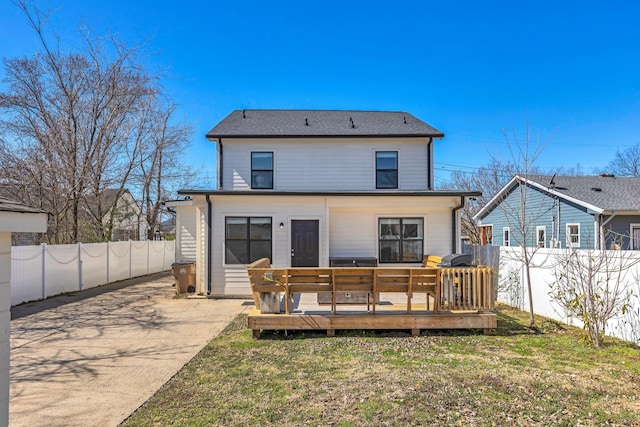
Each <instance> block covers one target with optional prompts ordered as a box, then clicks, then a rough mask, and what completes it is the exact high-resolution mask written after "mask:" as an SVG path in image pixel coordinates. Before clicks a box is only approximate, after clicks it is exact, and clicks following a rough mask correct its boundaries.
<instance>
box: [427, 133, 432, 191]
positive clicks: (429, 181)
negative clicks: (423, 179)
mask: <svg viewBox="0 0 640 427" xmlns="http://www.w3.org/2000/svg"><path fill="white" fill-rule="evenodd" d="M427 150H428V151H429V164H428V165H427V189H429V190H433V138H429V142H428V143H427Z"/></svg>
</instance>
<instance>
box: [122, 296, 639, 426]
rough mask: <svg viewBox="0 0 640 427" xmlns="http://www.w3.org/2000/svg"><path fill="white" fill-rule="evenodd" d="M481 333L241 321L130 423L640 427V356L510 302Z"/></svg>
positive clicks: (632, 349)
mask: <svg viewBox="0 0 640 427" xmlns="http://www.w3.org/2000/svg"><path fill="white" fill-rule="evenodd" d="M497 314H498V329H497V330H496V331H494V333H493V334H492V335H482V334H481V333H479V332H474V331H441V332H423V335H422V336H419V337H411V336H410V335H409V334H408V333H406V334H405V333H398V332H361V331H343V332H342V333H341V332H340V331H337V332H336V336H335V337H332V338H327V337H326V336H325V335H324V334H320V333H314V334H310V333H304V334H303V333H293V334H291V333H290V334H289V335H285V334H284V333H269V332H267V333H264V332H263V334H262V339H260V340H254V339H252V337H251V331H250V330H248V329H247V328H246V326H245V325H246V316H244V315H242V316H239V317H238V318H237V319H236V320H235V321H234V322H233V323H232V324H230V325H229V327H228V328H227V329H226V330H225V331H224V332H223V333H222V334H221V335H220V336H218V337H217V338H215V339H214V340H213V341H211V343H210V344H208V345H207V346H206V347H205V348H204V349H203V350H202V351H201V352H200V353H199V354H198V355H197V356H196V357H195V358H194V359H193V360H192V361H191V362H190V363H189V364H187V365H186V366H185V367H184V369H182V371H180V372H179V373H178V374H177V375H176V376H175V377H174V378H173V379H172V380H171V381H169V382H168V383H167V384H166V385H165V386H164V387H163V388H162V389H161V390H159V391H158V392H157V393H156V394H155V396H154V397H153V398H152V399H150V400H149V401H148V402H147V403H146V404H145V405H143V406H142V407H141V408H140V409H139V410H138V411H136V412H135V413H134V414H133V415H132V416H131V417H130V418H129V419H128V420H127V421H126V422H125V423H124V425H126V426H152V425H158V426H169V425H177V426H211V425H220V426H265V425H267V426H268V425H277V426H300V425H305V426H314V425H318V426H411V425H413V426H425V425H426V426H428V425H445V426H494V425H495V426H511V425H516V426H555V425H558V426H592V425H593V426H602V425H619V426H640V349H639V348H638V347H637V346H634V345H632V344H629V343H626V342H623V341H619V340H614V339H609V338H607V339H606V340H605V345H604V347H603V348H601V349H594V348H592V347H591V346H590V345H589V343H588V342H587V341H586V340H585V333H584V332H583V331H582V330H579V329H575V328H571V327H566V326H563V327H560V326H559V325H558V324H556V323H555V322H552V321H549V320H546V319H544V318H537V319H536V322H537V324H538V331H537V333H531V332H530V331H529V330H528V329H527V328H526V324H527V315H526V313H523V312H520V311H518V310H514V309H511V308H509V307H506V306H499V307H498V310H497Z"/></svg>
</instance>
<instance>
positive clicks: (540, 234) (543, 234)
mask: <svg viewBox="0 0 640 427" xmlns="http://www.w3.org/2000/svg"><path fill="white" fill-rule="evenodd" d="M536 236H537V246H538V247H539V248H545V247H546V246H547V227H545V226H544V225H539V226H537V227H536Z"/></svg>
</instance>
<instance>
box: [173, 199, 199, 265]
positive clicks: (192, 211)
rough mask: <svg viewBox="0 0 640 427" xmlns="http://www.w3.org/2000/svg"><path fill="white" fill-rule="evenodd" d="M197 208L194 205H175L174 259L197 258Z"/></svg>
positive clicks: (188, 259) (187, 259)
mask: <svg viewBox="0 0 640 427" xmlns="http://www.w3.org/2000/svg"><path fill="white" fill-rule="evenodd" d="M197 212H198V209H197V207H195V206H178V207H176V213H177V214H176V226H177V229H176V231H177V233H176V240H177V246H176V261H196V260H197V259H198V256H197V255H198V250H197V241H198V239H197V237H198V224H197V219H198V214H197Z"/></svg>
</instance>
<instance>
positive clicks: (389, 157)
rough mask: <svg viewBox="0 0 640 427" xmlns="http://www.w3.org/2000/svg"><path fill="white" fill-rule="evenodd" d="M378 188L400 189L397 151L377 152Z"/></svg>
mask: <svg viewBox="0 0 640 427" xmlns="http://www.w3.org/2000/svg"><path fill="white" fill-rule="evenodd" d="M376 188H398V152H397V151H376Z"/></svg>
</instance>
